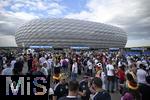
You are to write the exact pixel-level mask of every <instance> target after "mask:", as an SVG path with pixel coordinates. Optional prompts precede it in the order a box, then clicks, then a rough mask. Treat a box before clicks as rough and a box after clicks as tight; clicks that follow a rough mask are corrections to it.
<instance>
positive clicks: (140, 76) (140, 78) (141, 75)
mask: <svg viewBox="0 0 150 100" xmlns="http://www.w3.org/2000/svg"><path fill="white" fill-rule="evenodd" d="M146 76H147V73H146V71H145V70H143V69H138V70H137V82H138V83H144V84H146V83H147V82H146Z"/></svg>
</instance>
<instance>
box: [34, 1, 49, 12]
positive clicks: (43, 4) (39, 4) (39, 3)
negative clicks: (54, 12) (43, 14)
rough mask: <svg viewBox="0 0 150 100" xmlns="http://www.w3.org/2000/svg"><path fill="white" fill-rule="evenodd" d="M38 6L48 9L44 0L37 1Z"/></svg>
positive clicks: (41, 8)
mask: <svg viewBox="0 0 150 100" xmlns="http://www.w3.org/2000/svg"><path fill="white" fill-rule="evenodd" d="M36 6H37V7H38V9H40V10H47V8H48V7H47V5H46V4H45V3H44V2H40V1H39V2H37V5H36Z"/></svg>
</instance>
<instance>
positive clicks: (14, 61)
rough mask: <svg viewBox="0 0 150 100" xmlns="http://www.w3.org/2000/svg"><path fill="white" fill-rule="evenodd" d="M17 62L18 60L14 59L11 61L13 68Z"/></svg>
mask: <svg viewBox="0 0 150 100" xmlns="http://www.w3.org/2000/svg"><path fill="white" fill-rule="evenodd" d="M15 63H16V60H12V61H11V68H12V69H13V68H14V65H15Z"/></svg>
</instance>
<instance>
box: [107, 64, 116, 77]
mask: <svg viewBox="0 0 150 100" xmlns="http://www.w3.org/2000/svg"><path fill="white" fill-rule="evenodd" d="M106 69H107V75H108V76H114V66H113V65H111V64H108V65H107V66H106Z"/></svg>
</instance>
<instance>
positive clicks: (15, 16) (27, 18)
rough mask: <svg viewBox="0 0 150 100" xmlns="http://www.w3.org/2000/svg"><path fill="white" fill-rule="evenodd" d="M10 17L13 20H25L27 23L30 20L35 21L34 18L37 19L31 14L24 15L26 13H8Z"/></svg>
mask: <svg viewBox="0 0 150 100" xmlns="http://www.w3.org/2000/svg"><path fill="white" fill-rule="evenodd" d="M9 14H10V15H11V16H13V17H14V18H18V19H22V20H25V21H28V20H32V19H35V18H39V17H38V16H36V15H34V14H32V13H26V12H15V13H13V12H10V13H9Z"/></svg>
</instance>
